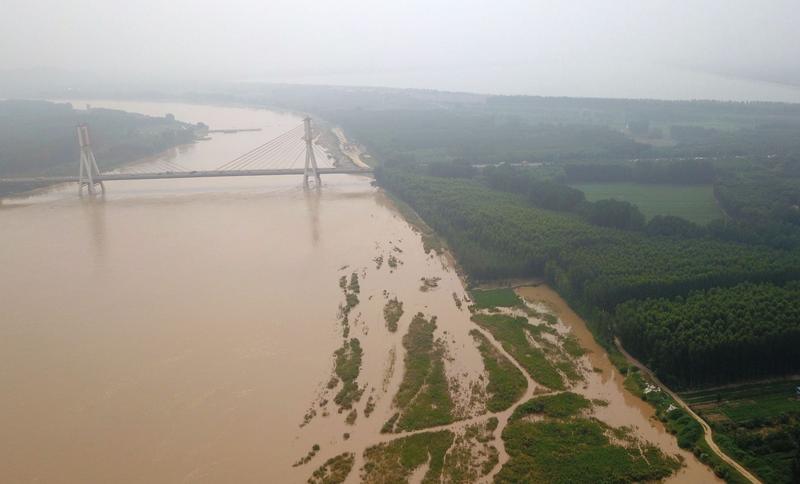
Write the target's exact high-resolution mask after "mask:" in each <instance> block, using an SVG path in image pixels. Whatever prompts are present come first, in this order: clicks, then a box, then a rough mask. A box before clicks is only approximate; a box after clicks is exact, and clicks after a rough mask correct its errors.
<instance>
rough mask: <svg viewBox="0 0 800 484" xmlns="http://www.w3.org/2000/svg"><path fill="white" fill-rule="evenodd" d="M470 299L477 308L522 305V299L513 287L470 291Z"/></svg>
mask: <svg viewBox="0 0 800 484" xmlns="http://www.w3.org/2000/svg"><path fill="white" fill-rule="evenodd" d="M471 294H472V301H473V302H474V304H475V307H476V308H477V309H490V308H500V307H503V308H514V307H520V306H523V303H522V299H520V297H519V296H517V293H515V292H514V290H513V289H509V288H502V289H488V290H485V291H481V290H474V291H471Z"/></svg>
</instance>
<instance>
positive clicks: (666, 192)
mask: <svg viewBox="0 0 800 484" xmlns="http://www.w3.org/2000/svg"><path fill="white" fill-rule="evenodd" d="M572 186H573V187H574V188H577V189H578V190H580V191H582V192H583V193H585V194H586V199H587V200H589V201H590V202H594V201H597V200H602V199H608V198H614V199H616V200H622V201H625V202H630V203H632V204H634V205H636V206H637V207H639V210H641V211H642V213H643V214H644V216H645V217H647V218H648V219H650V218H653V217H654V216H656V215H675V216H677V217H682V218H685V219H686V220H689V221H691V222H694V223H697V224H700V225H704V224H706V223H708V222H710V221H712V220H714V219H718V218H722V217H723V215H722V212H721V211H720V209H719V207H718V206H717V202H716V200H715V199H714V190H713V187H712V186H711V185H660V184H659V185H655V184H644V183H586V184H580V185H572Z"/></svg>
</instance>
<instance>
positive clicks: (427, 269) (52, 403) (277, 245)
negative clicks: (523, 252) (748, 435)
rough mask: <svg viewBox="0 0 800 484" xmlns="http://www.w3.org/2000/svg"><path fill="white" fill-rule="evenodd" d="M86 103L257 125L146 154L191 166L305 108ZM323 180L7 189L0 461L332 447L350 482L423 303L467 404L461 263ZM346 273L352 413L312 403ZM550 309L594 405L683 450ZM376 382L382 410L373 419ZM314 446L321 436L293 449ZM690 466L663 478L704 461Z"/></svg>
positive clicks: (239, 468) (121, 463)
mask: <svg viewBox="0 0 800 484" xmlns="http://www.w3.org/2000/svg"><path fill="white" fill-rule="evenodd" d="M84 103H85V102H84V101H80V102H77V101H76V102H75V103H74V104H75V105H76V106H82V105H83V104H84ZM91 104H92V106H96V107H110V108H118V109H124V110H126V111H132V112H139V113H144V114H149V115H156V116H163V115H165V114H167V113H172V114H173V115H175V117H176V118H177V119H179V120H182V121H189V122H198V121H202V122H205V123H207V124H208V125H209V126H210V127H211V128H212V129H231V128H261V131H255V132H240V133H236V134H223V133H214V134H212V135H210V139H209V140H206V141H200V142H198V143H195V144H192V145H188V146H183V147H179V148H176V149H174V150H170V151H169V152H168V153H165V154H163V155H162V156H161V157H158V158H157V159H153V160H143V161H142V163H143V164H146V163H149V162H157V161H158V159H168V160H170V161H172V162H175V163H178V164H180V165H182V166H185V167H187V168H189V169H209V168H214V167H216V166H219V165H220V164H222V163H223V162H225V161H228V160H230V159H233V158H235V157H236V156H238V155H240V154H242V153H244V152H246V151H248V150H250V149H251V148H253V147H255V146H258V145H260V144H261V143H263V142H264V141H266V140H269V139H271V138H273V137H275V136H276V135H278V134H281V133H283V132H285V131H287V130H288V129H291V128H293V127H294V126H296V125H298V124H299V123H300V122H301V121H300V118H299V117H298V116H297V115H294V114H289V113H276V112H269V111H265V110H256V109H246V108H235V107H217V106H205V105H188V104H177V103H145V102H121V101H91ZM345 151H346V152H354V153H355V155H356V156H358V152H357V150H354V149H353V148H352V147H349V149H347V150H345ZM98 161H99V162H100V164H101V165H102V160H98ZM327 163H330V161H329V160H321V162H320V164H321V165H325V164H327ZM76 166H77V161H76ZM323 182H324V186H323V187H322V190H320V191H316V190H311V191H305V190H303V189H302V188H301V183H300V179H299V177H296V178H295V177H253V178H221V179H190V180H151V181H125V182H122V181H120V182H110V183H107V185H106V188H107V193H106V195H105V197H104V198H101V199H98V200H94V201H91V200H88V199H80V198H78V197H77V194H76V192H77V189H76V187H75V186H63V187H55V188H52V189H49V190H46V191H42V192H39V193H36V194H35V195H33V196H27V197H19V198H9V199H5V200H2V203H0V233H1V234H2V237H0V267H2V268H3V273H2V274H3V276H2V278H0V308H2V318H1V319H0V391H2V394H3V398H2V399H0V434H1V435H2V436H3V438H2V439H0V455H2V456H3V457H2V459H0V477H2V479H0V480H2V481H4V482H87V483H94V482H98V483H99V482H142V483H144V482H146V483H153V482H305V480H306V479H307V478H308V476H309V475H310V474H311V472H312V471H313V470H314V469H315V468H316V467H317V466H319V465H320V464H321V463H322V462H324V461H325V459H327V458H329V457H332V456H335V455H337V454H339V453H341V452H344V451H352V452H354V453H355V454H356V469H355V470H354V472H353V473H351V475H350V481H351V482H356V481H357V480H358V468H359V467H360V466H361V465H362V464H363V462H362V460H361V452H362V451H363V449H364V448H365V447H366V446H368V445H370V444H373V443H376V442H378V441H385V440H386V439H387V436H386V435H382V434H380V428H381V426H382V425H383V423H384V422H385V421H386V420H387V418H388V417H389V416H390V415H391V414H392V413H393V410H392V408H391V403H392V397H393V395H394V394H395V392H396V389H397V386H398V385H399V381H400V378H401V377H402V372H403V346H402V342H401V339H402V336H403V335H404V334H405V332H406V330H407V328H408V324H409V322H410V319H411V317H412V316H413V315H414V314H415V313H417V312H423V313H424V314H425V315H426V316H434V315H435V316H437V325H438V327H437V333H436V336H437V337H439V338H442V340H444V341H445V342H446V344H447V351H448V355H449V357H448V358H447V360H446V371H447V374H448V377H449V378H450V380H451V381H452V382H455V383H456V384H457V386H458V388H460V389H461V390H462V392H461V393H459V394H457V395H456V398H455V400H456V407H457V409H456V411H457V413H458V416H459V417H461V418H465V419H466V418H470V417H475V416H476V410H475V408H473V407H472V405H471V404H470V398H471V395H470V394H467V393H464V390H465V389H469V388H471V387H473V386H474V385H475V384H476V382H477V381H479V378H480V377H481V376H482V372H483V367H482V363H481V360H480V355H479V353H478V351H477V349H476V347H475V344H474V342H473V339H472V337H471V336H470V335H469V330H470V329H472V328H474V327H475V326H474V325H473V324H472V323H471V322H470V320H469V312H468V311H467V310H466V307H464V308H459V307H457V306H456V304H455V303H454V299H453V297H454V296H456V297H457V298H460V299H463V297H464V287H463V285H462V282H461V281H460V279H459V278H458V275H457V274H456V272H455V270H454V269H453V266H452V264H451V263H450V261H448V260H447V259H446V258H444V257H440V256H436V255H432V254H426V253H425V251H424V250H423V247H422V243H421V240H420V237H419V235H418V234H417V233H416V232H414V230H413V229H412V228H411V227H410V226H409V225H408V224H407V223H406V221H405V220H404V219H403V218H402V216H401V215H400V214H399V213H398V212H397V210H396V209H395V207H394V206H393V204H392V203H391V201H389V200H388V199H387V198H386V197H385V196H384V194H383V193H382V192H381V191H380V190H378V189H376V188H375V187H374V186H373V185H372V183H371V179H370V178H367V177H358V176H344V175H341V176H330V177H327V178H325V179H324V180H323ZM390 258H394V259H395V260H396V263H395V264H393V265H394V267H392V266H391V265H390V264H389V260H390ZM354 272H355V273H357V274H358V276H359V279H360V294H359V299H360V303H359V305H358V306H357V307H356V308H355V309H354V310H353V313H352V315H351V318H350V326H351V329H350V336H351V337H357V338H359V340H360V341H361V345H362V347H363V348H364V357H363V363H362V369H361V373H360V375H359V377H358V384H359V386H361V387H363V388H364V389H365V391H364V397H363V398H362V400H361V402H359V404H358V406H357V408H358V418H357V420H356V422H355V424H353V425H350V424H348V423H346V422H345V417H346V412H344V413H338V412H337V411H336V407H335V406H334V405H332V404H330V403H329V404H328V405H327V406H325V405H323V404H322V402H324V401H325V400H326V399H330V397H331V393H330V391H327V390H326V388H325V387H326V383H327V382H328V381H329V379H330V377H331V372H332V369H333V358H332V355H333V352H334V351H335V350H336V349H337V348H339V347H340V346H341V344H342V328H341V326H340V324H339V320H338V318H337V314H338V311H339V306H340V305H341V304H343V303H344V295H343V293H342V290H341V288H340V287H339V279H340V277H342V276H347V277H350V276H351V275H352V273H354ZM422 277H426V278H438V282H437V287H435V288H432V289H430V290H426V291H422V290H420V287H421V278H422ZM523 294H525V293H523ZM525 295H527V294H525ZM391 297H397V298H398V299H399V300H400V301H402V302H403V304H404V315H403V317H402V318H401V320H400V322H399V328H398V330H397V332H389V331H388V330H387V328H386V325H385V322H384V319H383V307H384V304H385V302H386V301H387V300H388V298H391ZM555 309H556V310H557V311H558V312H559V315H560V316H561V317H562V319H563V320H564V321H565V323H566V324H568V325H571V326H572V330H573V331H576V332H577V333H578V334H579V336H580V338H581V342H582V343H583V344H584V345H588V346H587V347H588V348H589V349H590V350H591V351H592V353H590V355H589V358H590V359H592V363H591V364H592V365H594V366H597V367H600V368H604V372H603V373H602V374H597V376H596V378H597V379H598V381H597V382H595V381H594V380H593V379H591V378H590V381H589V384H588V385H589V388H594V387H597V389H598V390H597V391H594V390H591V392H592V394H593V395H594V394H595V393H597V395H598V397H597V398H605V399H607V400H609V401H610V402H611V405H609V407H608V410H604V412H607V413H608V414H607V415H600V418H603V419H604V420H607V421H608V422H609V423H610V424H613V425H634V426H635V427H637V428H638V431H639V432H640V433H641V435H642V436H643V437H645V438H646V439H648V440H651V441H654V442H655V443H657V444H659V445H662V446H663V447H664V448H665V450H667V451H668V452H670V453H675V452H677V450H676V449H677V447H676V446H675V444H674V439H672V438H671V437H670V436H668V435H666V434H665V433H664V431H663V428H661V427H659V425H658V424H657V423H653V422H651V421H650V420H649V414H648V413H647V409H646V408H645V407H643V406H642V405H641V404H636V403H635V402H634V401H633V400H631V398H633V397H632V396H630V395H628V394H625V393H624V391H623V390H622V388H621V385H620V383H619V378H618V377H617V376H615V375H614V373H613V370H610V369H605V368H606V367H605V366H603V362H602V361H600V360H602V357H603V353H602V350H601V349H598V348H599V347H596V345H595V346H591V345H592V344H593V341H592V340H591V338H590V337H588V338H587V336H586V334H583V335H582V333H581V329H580V326H579V325H572V324H571V322H570V321H571V318H572V316H570V315H569V313H567V312H566V310H568V308H566V309H564V308H555ZM595 358H600V360H598V361H594V360H595ZM593 378H594V377H593ZM369 397H372V400H373V401H374V403H375V410H374V412H373V413H372V414H371V415H370V416H369V417H366V416H365V415H364V412H363V410H364V408H365V403H366V402H367V400H368V398H369ZM620 402H621V403H620ZM311 410H313V411H314V412H312V413H313V414H315V415H314V416H313V417H311V418H310V419H309V420H308V422H307V424H306V425H304V426H302V427H301V424H302V423H303V421H304V417H305V416H306V415H309V411H311ZM326 413H327V415H326ZM345 434H348V435H347V436H345ZM314 444H318V445H319V446H320V451H319V452H318V453H317V455H316V456H315V457H314V458H313V459H311V461H310V462H309V463H308V464H305V465H300V466H296V467H293V465H292V464H293V463H295V462H296V461H298V460H299V459H301V458H302V457H303V456H305V455H306V454H308V452H309V451H310V450H311V449H312V446H314ZM687 456H688V457H687V461H688V460H689V459H693V457H692V456H691V455H688V454H687ZM689 464H690V465H689V467H688V468H687V470H686V471H683V472H682V473H681V474H679V475H678V476H676V477H675V478H674V480H675V481H676V482H699V481H698V480H697V479H698V478H701V477H702V478H703V479H706V478H708V476H709V475H710V472H708V471H707V469H705V468H702V467H697V465H695V464H694V463H692V462H689ZM698 469H699V470H698ZM703 469H705V472H704V471H703Z"/></svg>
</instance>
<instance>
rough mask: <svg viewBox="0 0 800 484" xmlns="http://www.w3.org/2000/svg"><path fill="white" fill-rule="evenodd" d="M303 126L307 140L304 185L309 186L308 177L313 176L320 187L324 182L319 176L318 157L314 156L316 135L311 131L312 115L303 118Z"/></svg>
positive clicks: (305, 139) (304, 138)
mask: <svg viewBox="0 0 800 484" xmlns="http://www.w3.org/2000/svg"><path fill="white" fill-rule="evenodd" d="M303 126H304V127H305V135H304V136H303V140H304V141H305V142H306V167H305V169H304V170H303V186H304V187H308V177H309V176H313V177H314V181H315V182H316V186H317V187H319V186H320V185H321V183H322V182H321V180H320V178H319V171H318V170H317V159H316V158H315V157H314V135H313V133H312V131H311V117H310V116H306V117H305V118H303ZM309 168H310V170H309Z"/></svg>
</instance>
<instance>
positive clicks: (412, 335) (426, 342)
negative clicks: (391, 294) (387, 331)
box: [394, 313, 454, 431]
mask: <svg viewBox="0 0 800 484" xmlns="http://www.w3.org/2000/svg"><path fill="white" fill-rule="evenodd" d="M435 329H436V316H433V317H431V318H430V320H428V319H425V315H423V314H422V313H417V314H416V315H415V316H414V318H413V319H412V320H411V324H410V325H409V327H408V333H407V334H406V335H405V336H403V346H404V347H405V349H406V355H405V359H404V362H405V374H404V375H403V380H402V381H401V382H400V388H399V389H398V390H397V395H395V398H394V404H395V405H396V406H397V408H398V410H399V411H400V412H399V413H400V417H399V418H398V420H397V430H398V431H399V430H416V429H423V428H427V427H432V426H436V425H444V424H448V423H451V422H453V421H454V417H453V400H452V398H451V396H450V388H449V384H448V381H447V376H446V375H445V371H444V347H443V345H442V343H441V342H439V341H434V337H433V333H434V330H435Z"/></svg>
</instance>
